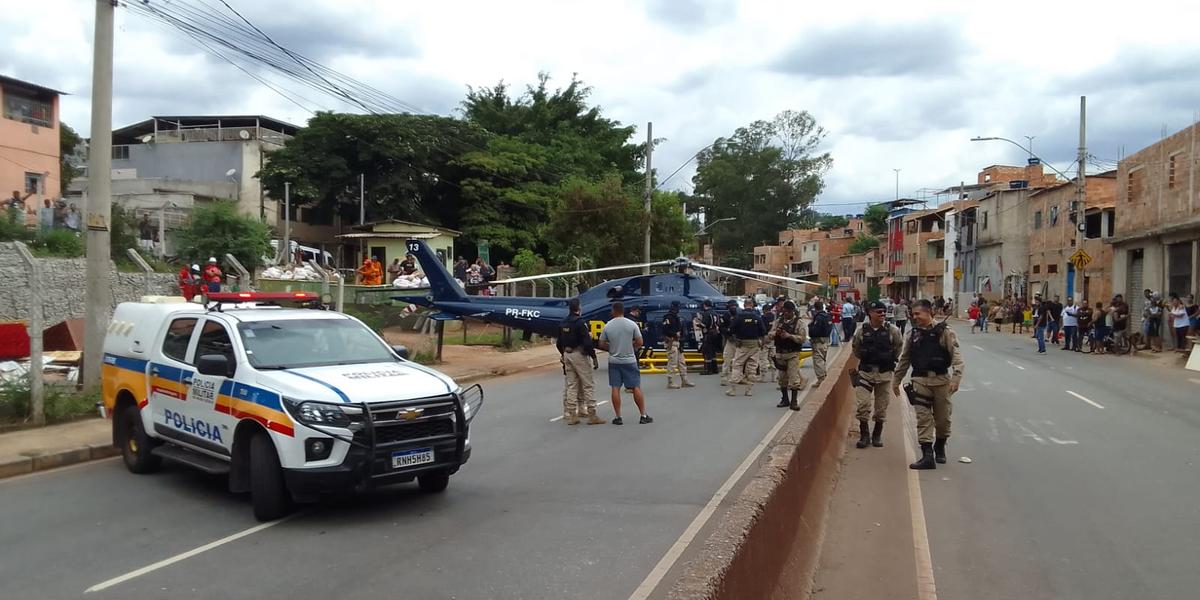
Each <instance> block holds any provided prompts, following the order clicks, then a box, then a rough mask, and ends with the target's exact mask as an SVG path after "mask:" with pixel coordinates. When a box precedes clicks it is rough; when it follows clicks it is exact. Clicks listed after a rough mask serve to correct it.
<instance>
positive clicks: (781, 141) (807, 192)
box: [689, 111, 833, 266]
mask: <svg viewBox="0 0 1200 600" xmlns="http://www.w3.org/2000/svg"><path fill="white" fill-rule="evenodd" d="M824 137H825V130H824V129H822V128H821V127H820V126H818V125H817V123H816V120H815V119H813V117H812V116H811V115H809V114H808V113H807V112H804V111H801V112H794V111H784V112H782V113H780V114H778V115H776V117H775V119H774V120H772V121H755V122H753V123H750V124H749V125H747V126H745V127H740V128H738V129H737V130H736V131H735V132H734V133H733V135H732V136H730V137H729V138H719V139H717V140H716V142H714V143H713V145H712V146H711V147H710V148H708V149H706V150H704V151H703V152H701V153H700V156H699V164H698V167H697V171H696V176H695V177H694V178H693V179H692V181H693V183H694V184H695V187H696V196H695V200H696V202H695V203H694V204H689V206H694V210H696V211H697V212H703V213H705V216H706V220H708V221H710V222H711V221H715V220H717V219H722V218H726V217H736V218H737V220H736V221H730V222H728V223H722V225H721V227H720V228H717V229H715V230H714V231H713V240H714V244H715V246H716V248H717V249H718V256H721V257H722V261H724V262H725V264H728V265H729V266H734V262H737V264H739V265H742V266H744V265H743V262H744V261H743V259H744V258H746V257H749V256H750V254H751V253H752V251H753V248H754V246H757V245H761V244H763V243H767V242H771V241H773V240H775V239H776V238H777V235H778V232H779V230H780V229H782V228H785V227H794V226H796V225H797V224H799V223H800V222H801V221H803V220H805V219H810V218H811V217H812V214H811V211H809V210H808V207H809V206H810V205H811V204H812V202H813V200H814V199H816V197H817V194H819V193H820V191H821V189H822V188H823V187H824V182H823V180H822V177H823V175H824V173H825V172H826V171H827V170H828V169H829V166H830V165H831V164H832V160H833V159H832V158H831V157H830V156H829V154H828V153H824V154H817V153H816V152H817V148H818V146H819V145H820V144H821V141H822V140H823V139H824Z"/></svg>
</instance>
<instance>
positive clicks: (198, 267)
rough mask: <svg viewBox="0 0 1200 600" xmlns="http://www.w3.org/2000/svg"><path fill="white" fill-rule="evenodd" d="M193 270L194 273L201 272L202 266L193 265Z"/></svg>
mask: <svg viewBox="0 0 1200 600" xmlns="http://www.w3.org/2000/svg"><path fill="white" fill-rule="evenodd" d="M192 270H193V271H199V270H200V265H192Z"/></svg>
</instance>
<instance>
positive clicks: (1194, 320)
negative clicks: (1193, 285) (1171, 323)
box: [1184, 294, 1200, 335]
mask: <svg viewBox="0 0 1200 600" xmlns="http://www.w3.org/2000/svg"><path fill="white" fill-rule="evenodd" d="M1184 307H1185V308H1187V314H1188V324H1189V325H1190V326H1191V328H1192V335H1197V334H1200V305H1197V304H1196V296H1195V295H1194V294H1188V295H1187V301H1186V302H1184Z"/></svg>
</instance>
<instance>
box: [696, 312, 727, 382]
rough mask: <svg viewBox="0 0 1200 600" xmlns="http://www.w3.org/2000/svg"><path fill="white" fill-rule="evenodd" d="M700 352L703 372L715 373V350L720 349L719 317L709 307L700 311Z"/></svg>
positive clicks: (706, 373) (707, 373)
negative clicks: (702, 357)
mask: <svg viewBox="0 0 1200 600" xmlns="http://www.w3.org/2000/svg"><path fill="white" fill-rule="evenodd" d="M698 319H699V321H700V329H701V331H700V335H701V337H700V352H701V354H703V355H704V374H705V375H715V374H716V373H717V371H718V369H717V352H719V351H720V349H721V344H722V342H721V331H720V328H719V323H718V321H719V319H718V318H717V315H716V313H714V312H713V310H712V309H711V308H706V309H704V310H702V311H700V314H699V315H698Z"/></svg>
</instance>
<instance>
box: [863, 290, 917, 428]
mask: <svg viewBox="0 0 1200 600" xmlns="http://www.w3.org/2000/svg"><path fill="white" fill-rule="evenodd" d="M886 312H887V307H886V306H884V304H883V303H882V302H880V301H878V300H876V301H874V302H871V303H870V304H868V305H867V321H866V322H864V323H863V325H862V327H860V328H859V329H858V330H857V331H855V332H854V337H853V338H851V341H850V347H851V349H852V351H853V352H854V356H856V357H858V370H857V371H851V372H850V378H851V381H852V383H853V384H854V398H855V400H857V404H858V410H857V413H858V443H857V444H855V446H857V447H859V448H866V447H867V446H868V445H870V446H874V447H876V448H882V447H883V422H884V421H886V420H887V409H888V403H889V402H890V401H891V399H892V387H891V386H890V385H888V384H889V383H891V381H892V372H893V371H894V370H895V368H896V361H897V360H898V359H899V358H900V353H901V352H902V351H903V350H904V334H902V333H900V328H899V327H896V326H895V325H892V324H891V323H888V322H886V321H884V313H886ZM872 400H873V401H874V408H875V411H874V419H875V429H874V430H873V431H868V429H867V422H868V421H870V420H871V418H872V414H871V412H872V411H871V408H872ZM868 436H869V437H870V439H868Z"/></svg>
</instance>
